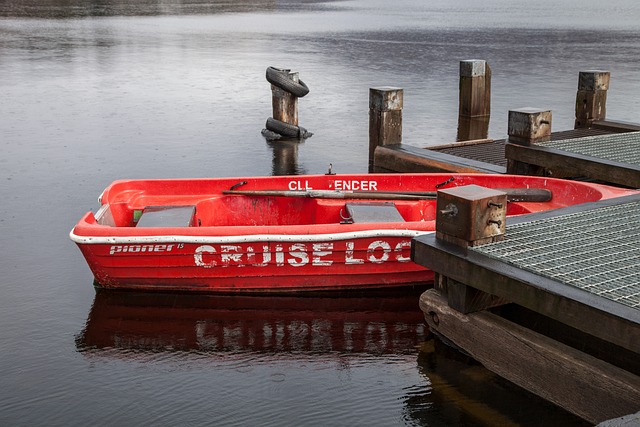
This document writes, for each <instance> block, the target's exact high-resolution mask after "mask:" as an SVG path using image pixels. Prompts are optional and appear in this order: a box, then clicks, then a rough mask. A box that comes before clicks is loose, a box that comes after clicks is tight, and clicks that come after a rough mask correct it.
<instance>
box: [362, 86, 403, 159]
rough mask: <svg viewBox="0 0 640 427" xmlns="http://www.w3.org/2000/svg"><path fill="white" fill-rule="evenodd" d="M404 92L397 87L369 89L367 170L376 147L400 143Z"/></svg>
mask: <svg viewBox="0 0 640 427" xmlns="http://www.w3.org/2000/svg"><path fill="white" fill-rule="evenodd" d="M403 104H404V90H403V89H401V88H398V87H377V88H370V89H369V169H370V170H371V169H372V168H373V163H374V155H375V150H376V147H384V146H387V145H395V144H400V143H401V142H402V108H403Z"/></svg>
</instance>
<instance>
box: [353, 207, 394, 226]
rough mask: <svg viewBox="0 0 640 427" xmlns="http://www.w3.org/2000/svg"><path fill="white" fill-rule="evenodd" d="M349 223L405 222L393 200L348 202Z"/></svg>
mask: <svg viewBox="0 0 640 427" xmlns="http://www.w3.org/2000/svg"><path fill="white" fill-rule="evenodd" d="M346 208H347V215H348V216H347V218H345V220H346V221H347V222H348V223H354V224H361V223H368V222H369V223H370V222H404V218H402V215H400V212H398V208H397V207H396V205H395V203H392V202H349V203H346Z"/></svg>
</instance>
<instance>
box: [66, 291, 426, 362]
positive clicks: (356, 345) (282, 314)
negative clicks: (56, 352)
mask: <svg viewBox="0 0 640 427" xmlns="http://www.w3.org/2000/svg"><path fill="white" fill-rule="evenodd" d="M426 335H427V327H426V326H425V324H424V319H423V317H422V313H421V312H420V310H419V308H418V296H417V295H416V293H415V292H410V293H408V294H407V293H404V294H399V293H398V292H395V293H389V292H385V293H384V294H383V295H380V294H372V295H371V296H366V297H362V296H357V297H350V296H347V297H340V296H338V297H326V296H320V297H318V296H315V297H298V296H267V297H261V296H210V295H181V294H176V295H171V294H154V293H132V292H117V291H115V292H114V291H97V293H96V296H95V300H94V303H93V306H92V308H91V311H90V313H89V317H88V319H87V322H86V325H85V328H84V329H83V331H82V332H81V333H80V334H79V335H78V336H77V339H76V342H77V346H78V350H79V351H90V352H91V353H95V352H96V350H100V349H109V350H112V349H120V350H150V351H189V350H196V351H204V352H220V351H223V352H229V351H232V352H235V351H250V352H313V353H325V352H342V353H360V352H365V353H368V354H389V353H394V354H401V353H415V351H416V346H418V345H420V344H421V343H422V342H424V340H425V337H426Z"/></svg>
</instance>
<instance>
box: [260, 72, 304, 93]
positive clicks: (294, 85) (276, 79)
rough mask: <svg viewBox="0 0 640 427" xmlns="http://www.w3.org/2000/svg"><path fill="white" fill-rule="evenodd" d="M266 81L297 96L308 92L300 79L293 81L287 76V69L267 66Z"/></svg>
mask: <svg viewBox="0 0 640 427" xmlns="http://www.w3.org/2000/svg"><path fill="white" fill-rule="evenodd" d="M267 81H268V82H269V83H271V84H272V85H274V86H276V87H279V88H280V89H282V90H284V91H286V92H289V93H290V94H292V95H294V96H297V97H298V98H302V97H303V96H305V95H306V94H308V93H309V88H308V87H307V85H306V84H305V83H304V82H303V81H302V80H300V81H298V82H294V81H293V80H291V79H290V78H289V70H285V69H282V68H275V67H268V68H267Z"/></svg>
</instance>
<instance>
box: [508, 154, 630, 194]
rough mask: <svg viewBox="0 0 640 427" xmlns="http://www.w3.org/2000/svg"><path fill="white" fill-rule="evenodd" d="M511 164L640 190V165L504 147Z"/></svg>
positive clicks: (556, 174) (554, 174)
mask: <svg viewBox="0 0 640 427" xmlns="http://www.w3.org/2000/svg"><path fill="white" fill-rule="evenodd" d="M505 156H506V157H507V159H508V160H509V161H514V162H521V163H525V164H529V165H535V166H541V167H544V168H545V169H546V170H547V171H548V172H549V173H550V175H551V176H554V177H566V176H587V177H590V178H594V179H598V180H601V181H605V182H610V183H614V184H618V185H623V186H627V187H632V188H640V166H639V165H633V164H629V163H620V162H615V161H612V160H607V159H600V158H597V157H591V156H585V155H582V154H577V153H569V152H566V151H562V150H558V149H555V148H549V147H540V146H535V145H532V146H528V147H525V146H522V145H518V144H510V143H507V144H505Z"/></svg>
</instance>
